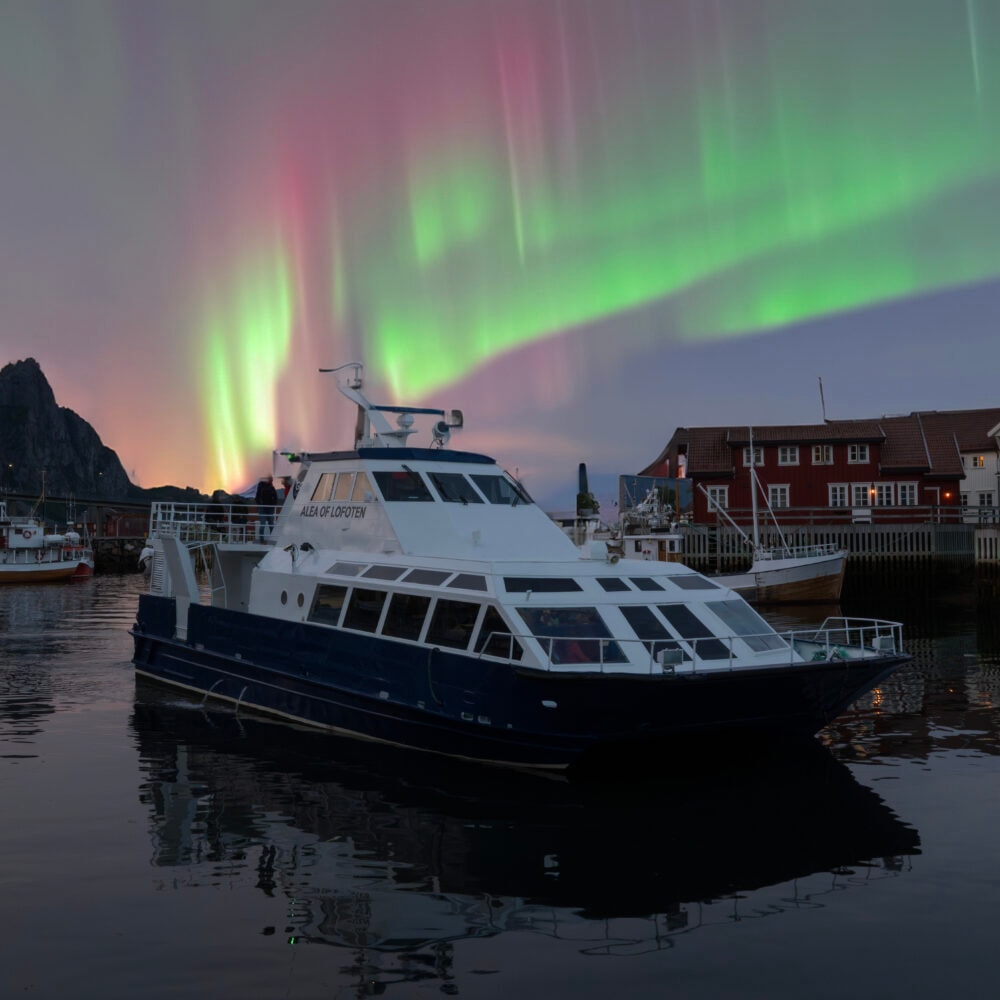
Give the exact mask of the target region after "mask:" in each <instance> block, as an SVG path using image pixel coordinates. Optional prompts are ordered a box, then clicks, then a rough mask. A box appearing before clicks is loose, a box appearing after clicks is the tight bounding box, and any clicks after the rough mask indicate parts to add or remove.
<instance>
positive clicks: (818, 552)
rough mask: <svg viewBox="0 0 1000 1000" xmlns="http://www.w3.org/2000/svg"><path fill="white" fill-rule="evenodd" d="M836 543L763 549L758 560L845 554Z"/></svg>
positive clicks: (758, 555)
mask: <svg viewBox="0 0 1000 1000" xmlns="http://www.w3.org/2000/svg"><path fill="white" fill-rule="evenodd" d="M843 551H844V549H842V548H840V546H839V545H837V544H836V543H834V542H828V543H824V544H820V545H785V546H783V547H782V546H778V547H777V548H773V549H761V550H760V551H759V552H758V553H757V556H756V558H757V559H759V560H761V561H762V562H766V561H767V560H768V559H810V558H815V557H816V556H835V555H838V554H840V553H841V552H843Z"/></svg>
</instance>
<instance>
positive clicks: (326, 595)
mask: <svg viewBox="0 0 1000 1000" xmlns="http://www.w3.org/2000/svg"><path fill="white" fill-rule="evenodd" d="M346 596H347V588H346V587H338V586H335V585H333V584H328V583H323V584H320V585H319V586H318V587H317V588H316V596H315V597H314V598H313V602H312V607H311V608H310V609H309V621H311V622H322V623H323V624H324V625H336V624H337V622H339V621H340V610H341V608H343V606H344V598H345V597H346Z"/></svg>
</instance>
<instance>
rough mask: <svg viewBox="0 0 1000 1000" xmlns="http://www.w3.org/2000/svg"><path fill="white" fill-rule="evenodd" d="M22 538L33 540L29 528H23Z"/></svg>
mask: <svg viewBox="0 0 1000 1000" xmlns="http://www.w3.org/2000/svg"><path fill="white" fill-rule="evenodd" d="M21 537H22V538H31V532H30V531H29V530H28V529H27V528H22V529H21Z"/></svg>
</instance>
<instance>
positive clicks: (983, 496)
mask: <svg viewBox="0 0 1000 1000" xmlns="http://www.w3.org/2000/svg"><path fill="white" fill-rule="evenodd" d="M977 499H978V501H979V503H978V504H977V506H979V507H992V506H993V491H992V490H984V491H983V492H981V493H979V494H978V495H977Z"/></svg>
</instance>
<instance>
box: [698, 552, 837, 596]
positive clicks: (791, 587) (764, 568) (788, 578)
mask: <svg viewBox="0 0 1000 1000" xmlns="http://www.w3.org/2000/svg"><path fill="white" fill-rule="evenodd" d="M846 568H847V558H846V554H845V553H838V554H836V555H830V556H820V557H815V558H807V559H773V560H765V561H762V562H760V563H755V564H754V565H753V566H752V567H751V568H750V570H749V571H748V572H746V573H732V574H722V575H721V576H718V577H713V578H712V579H715V580H718V581H719V582H720V583H724V584H725V585H726V586H727V587H729V588H731V589H732V590H735V591H736V593H737V594H739V595H740V597H743V598H745V599H746V600H748V601H753V602H755V603H757V604H837V603H839V601H840V595H841V591H842V590H843V586H844V571H845V570H846Z"/></svg>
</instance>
